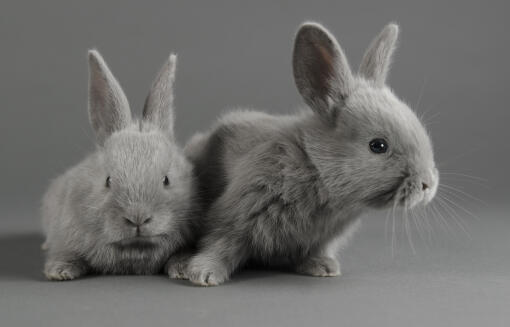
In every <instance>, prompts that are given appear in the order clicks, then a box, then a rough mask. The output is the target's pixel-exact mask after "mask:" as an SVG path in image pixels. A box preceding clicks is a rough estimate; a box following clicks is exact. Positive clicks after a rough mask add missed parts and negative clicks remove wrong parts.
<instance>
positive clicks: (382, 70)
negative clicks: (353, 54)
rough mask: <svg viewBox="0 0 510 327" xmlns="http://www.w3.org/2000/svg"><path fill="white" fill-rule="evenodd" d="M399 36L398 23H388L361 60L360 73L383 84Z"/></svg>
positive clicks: (378, 83) (376, 82)
mask: <svg viewBox="0 0 510 327" xmlns="http://www.w3.org/2000/svg"><path fill="white" fill-rule="evenodd" d="M397 38H398V25H397V24H388V25H387V26H386V27H385V28H384V29H383V30H382V32H381V33H380V34H379V35H378V36H377V37H376V38H375V39H374V40H373V41H372V43H371V44H370V46H369V47H368V50H367V52H366V53H365V55H364V56H363V59H362V60H361V64H360V66H359V73H360V74H361V75H363V76H364V77H365V78H366V79H368V80H373V81H374V83H375V84H377V85H380V86H383V85H384V82H385V81H386V77H387V76H388V71H389V70H390V64H391V56H392V54H393V52H394V51H395V47H396V44H397Z"/></svg>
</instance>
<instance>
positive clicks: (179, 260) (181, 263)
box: [165, 254, 190, 279]
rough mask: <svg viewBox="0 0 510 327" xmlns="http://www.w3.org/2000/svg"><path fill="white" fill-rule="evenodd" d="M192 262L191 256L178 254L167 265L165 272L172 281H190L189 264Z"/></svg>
mask: <svg viewBox="0 0 510 327" xmlns="http://www.w3.org/2000/svg"><path fill="white" fill-rule="evenodd" d="M189 260H190V255H189V254H178V255H175V256H172V257H171V258H170V259H169V260H168V262H167V263H166V265H165V271H166V272H167V274H168V277H170V278H172V279H189V277H188V263H189Z"/></svg>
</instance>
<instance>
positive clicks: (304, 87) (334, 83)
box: [292, 23, 353, 121]
mask: <svg viewBox="0 0 510 327" xmlns="http://www.w3.org/2000/svg"><path fill="white" fill-rule="evenodd" d="M292 59H293V62H292V65H293V70H294V81H295V82H296V86H297V88H298V91H299V93H300V94H301V96H302V97H303V99H304V100H305V102H306V104H308V105H309V106H310V107H311V108H312V109H313V110H314V111H315V112H316V113H317V114H319V115H320V116H321V117H323V118H325V119H326V120H327V121H332V119H333V118H334V115H335V110H336V106H333V105H332V103H331V102H332V101H341V102H342V103H343V100H344V99H345V98H346V97H347V96H349V93H350V91H351V88H352V85H353V76H352V73H351V69H350V67H349V63H348V62H347V58H346V56H345V54H344V52H343V51H342V49H341V48H340V46H339V45H338V43H337V42H336V40H335V38H334V36H332V35H331V34H330V33H329V32H328V31H327V30H326V29H325V28H324V27H322V26H321V25H319V24H316V23H305V24H303V25H302V26H301V27H300V28H299V31H298V33H297V36H296V40H295V41H294V54H293V58H292Z"/></svg>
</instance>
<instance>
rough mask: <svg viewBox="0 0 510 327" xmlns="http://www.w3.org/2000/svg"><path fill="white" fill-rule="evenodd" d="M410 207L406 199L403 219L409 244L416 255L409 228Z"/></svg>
mask: <svg viewBox="0 0 510 327" xmlns="http://www.w3.org/2000/svg"><path fill="white" fill-rule="evenodd" d="M408 210H409V209H408V207H407V200H406V201H405V203H404V212H403V217H402V218H403V220H404V228H405V233H406V236H407V241H408V242H409V245H410V246H411V251H413V254H414V255H416V250H415V249H414V243H413V241H412V236H411V232H410V228H409V216H408V213H407V211H408Z"/></svg>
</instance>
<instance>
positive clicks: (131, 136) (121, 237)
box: [89, 50, 192, 242]
mask: <svg viewBox="0 0 510 327" xmlns="http://www.w3.org/2000/svg"><path fill="white" fill-rule="evenodd" d="M175 66H176V56H175V55H170V57H169V59H168V60H167V62H166V63H165V65H164V66H163V67H162V69H161V70H160V72H159V73H158V76H157V78H156V80H155V81H154V83H153V85H152V88H151V90H150V92H149V95H148V97H147V100H146V102H145V107H144V110H143V117H142V119H141V120H140V121H133V120H132V118H131V111H130V108H129V104H128V101H127V99H126V96H125V95H124V92H123V91H122V89H121V87H120V85H119V83H118V82H117V80H116V79H115V77H114V76H113V75H112V73H111V72H110V70H109V69H108V67H107V65H106V63H105V62H104V60H103V58H102V57H101V55H100V54H99V53H98V52H97V51H95V50H91V51H90V52H89V70H90V79H89V115H90V121H91V124H92V126H93V128H94V130H95V133H96V136H97V143H98V153H99V160H100V161H101V165H100V167H101V168H100V169H101V171H100V172H99V171H98V172H95V173H94V174H92V176H96V177H94V178H96V179H97V180H94V181H92V182H93V184H94V185H95V191H96V192H95V193H96V194H97V197H98V198H97V202H98V203H97V207H98V208H97V210H98V211H99V216H100V218H99V219H101V221H100V222H99V225H100V226H101V227H102V231H101V232H102V233H104V234H105V235H106V236H107V238H108V241H110V242H118V241H120V242H130V241H131V240H137V241H141V240H143V239H145V240H150V239H151V238H153V237H158V236H165V235H168V234H169V233H170V232H176V230H178V229H179V228H180V226H182V223H183V221H184V220H185V219H186V218H187V216H186V214H187V213H188V210H189V203H190V196H191V187H192V183H191V167H190V164H189V163H188V161H187V160H186V159H185V157H184V155H183V154H182V152H181V149H180V148H179V147H178V146H177V145H176V143H175V140H174V135H173V125H174V119H173V83H174V78H175Z"/></svg>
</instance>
